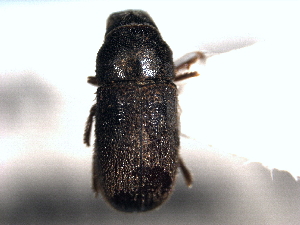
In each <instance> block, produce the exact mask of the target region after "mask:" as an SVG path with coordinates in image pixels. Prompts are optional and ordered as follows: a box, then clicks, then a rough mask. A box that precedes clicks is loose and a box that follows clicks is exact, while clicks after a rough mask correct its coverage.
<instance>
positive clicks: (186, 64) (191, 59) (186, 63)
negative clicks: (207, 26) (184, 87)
mask: <svg viewBox="0 0 300 225" xmlns="http://www.w3.org/2000/svg"><path fill="white" fill-rule="evenodd" d="M197 60H202V61H204V62H205V60H206V56H205V55H204V53H202V52H199V51H198V52H191V53H188V54H186V55H184V56H183V57H181V58H180V59H178V60H176V61H175V62H174V65H175V74H176V77H175V79H174V81H181V80H185V79H188V78H191V77H197V76H199V75H200V74H199V73H198V72H196V71H194V72H185V73H182V74H180V73H179V71H180V70H188V69H189V68H190V66H191V65H192V64H194V63H195V62H196V61H197Z"/></svg>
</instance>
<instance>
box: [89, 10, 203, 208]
mask: <svg viewBox="0 0 300 225" xmlns="http://www.w3.org/2000/svg"><path fill="white" fill-rule="evenodd" d="M172 57H173V56H172V51H171V49H170V48H169V46H168V45H167V44H166V43H165V42H164V41H163V39H162V37H161V35H160V33H159V31H158V28H157V26H156V25H155V23H154V22H153V20H152V18H151V17H150V16H149V15H148V13H146V12H144V11H140V10H126V11H121V12H116V13H113V14H111V15H110V16H109V18H108V19H107V28H106V33H105V39H104V43H103V45H102V47H101V48H100V50H99V52H98V54H97V59H96V76H94V77H88V83H90V84H93V85H97V86H98V89H97V93H96V94H97V97H96V99H97V101H96V104H95V105H93V106H92V108H91V110H90V114H89V116H88V119H87V122H86V127H85V132H84V143H85V144H86V145H87V146H90V136H91V129H92V124H93V120H94V119H95V124H96V125H95V137H96V139H95V146H94V155H93V174H92V183H93V190H94V192H95V194H96V196H97V195H98V194H99V193H101V194H102V196H103V197H104V198H105V199H106V200H107V202H108V203H110V204H111V205H112V206H113V207H114V208H115V209H118V210H120V211H125V212H134V211H135V212H142V211H148V210H152V209H154V208H156V207H158V206H160V205H161V204H162V203H163V202H165V200H166V199H167V198H168V197H169V195H170V194H171V192H172V189H173V186H174V181H175V176H176V173H177V168H178V167H180V168H181V171H182V173H183V175H184V178H185V181H186V184H187V185H188V186H191V184H192V177H191V174H190V172H189V170H188V169H187V168H186V167H185V165H184V163H183V161H182V159H181V158H180V157H179V153H178V151H179V119H178V113H177V111H178V110H177V109H178V103H177V87H176V85H175V84H174V81H180V80H184V79H187V78H190V77H195V76H198V75H199V74H198V73H197V72H185V73H181V74H177V75H175V74H176V73H178V72H179V71H181V70H182V69H188V68H189V66H190V65H191V64H192V63H194V62H195V61H196V60H197V59H201V58H202V59H203V58H204V55H203V54H202V53H201V52H196V53H195V54H194V55H193V56H192V57H190V58H188V59H185V60H183V61H182V62H181V63H179V64H178V65H176V66H175V65H174V63H173V58H172Z"/></svg>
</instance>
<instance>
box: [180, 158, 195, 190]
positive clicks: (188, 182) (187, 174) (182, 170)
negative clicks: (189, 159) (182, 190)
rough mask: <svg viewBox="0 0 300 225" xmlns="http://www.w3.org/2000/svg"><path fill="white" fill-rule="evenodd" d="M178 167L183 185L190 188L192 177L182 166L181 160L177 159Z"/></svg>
mask: <svg viewBox="0 0 300 225" xmlns="http://www.w3.org/2000/svg"><path fill="white" fill-rule="evenodd" d="M179 166H180V169H181V172H182V174H183V177H184V179H185V183H186V185H187V186H188V187H191V186H192V183H193V178H192V175H191V173H190V171H189V170H188V168H187V167H186V166H185V165H184V163H183V160H182V159H181V158H180V157H179Z"/></svg>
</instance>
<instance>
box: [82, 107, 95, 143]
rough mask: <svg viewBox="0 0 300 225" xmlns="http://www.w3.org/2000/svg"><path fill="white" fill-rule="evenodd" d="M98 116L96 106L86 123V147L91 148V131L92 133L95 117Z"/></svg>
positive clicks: (84, 139)
mask: <svg viewBox="0 0 300 225" xmlns="http://www.w3.org/2000/svg"><path fill="white" fill-rule="evenodd" d="M95 114H96V104H95V105H93V106H92V108H91V110H90V115H89V117H88V119H87V121H86V125H85V130H84V135H83V143H84V144H86V146H90V137H91V131H92V125H93V120H94V116H95Z"/></svg>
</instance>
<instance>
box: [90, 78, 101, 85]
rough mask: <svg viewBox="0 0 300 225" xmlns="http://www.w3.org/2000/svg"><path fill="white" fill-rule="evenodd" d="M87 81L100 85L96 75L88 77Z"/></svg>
mask: <svg viewBox="0 0 300 225" xmlns="http://www.w3.org/2000/svg"><path fill="white" fill-rule="evenodd" d="M87 82H88V83H89V84H92V85H95V86H99V84H98V81H97V79H96V77H88V80H87Z"/></svg>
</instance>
